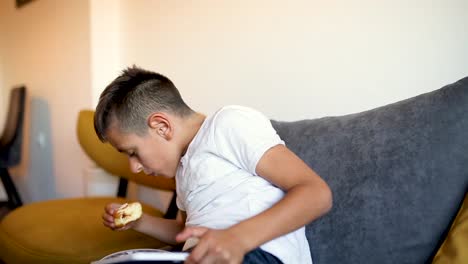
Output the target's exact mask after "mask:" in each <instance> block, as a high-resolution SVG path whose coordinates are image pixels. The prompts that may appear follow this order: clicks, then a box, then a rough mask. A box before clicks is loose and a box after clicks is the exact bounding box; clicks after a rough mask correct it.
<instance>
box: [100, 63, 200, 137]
mask: <svg viewBox="0 0 468 264" xmlns="http://www.w3.org/2000/svg"><path fill="white" fill-rule="evenodd" d="M159 111H162V112H167V113H171V114H175V115H178V116H181V117H184V116H187V115H190V114H192V113H194V111H193V110H192V109H190V107H188V106H187V104H185V102H184V101H183V100H182V97H181V96H180V93H179V91H178V90H177V88H176V87H175V86H174V84H173V83H172V82H171V80H169V79H168V78H167V77H165V76H163V75H161V74H159V73H155V72H151V71H147V70H144V69H141V68H138V67H136V66H133V67H129V68H127V69H125V70H124V71H123V72H122V74H121V75H120V76H118V77H117V78H116V79H115V80H114V81H113V82H112V83H111V84H109V85H108V86H107V87H106V89H104V91H103V92H102V94H101V96H100V97H99V103H98V105H97V107H96V111H95V113H94V129H95V130H96V134H97V135H98V137H99V139H100V140H101V141H106V132H107V129H108V128H109V126H110V125H111V124H112V123H113V122H116V121H117V122H116V124H117V125H118V128H119V129H120V131H122V132H124V133H129V132H133V133H136V134H139V135H144V134H145V133H146V128H147V123H146V120H147V118H148V117H149V115H151V114H152V113H154V112H159Z"/></svg>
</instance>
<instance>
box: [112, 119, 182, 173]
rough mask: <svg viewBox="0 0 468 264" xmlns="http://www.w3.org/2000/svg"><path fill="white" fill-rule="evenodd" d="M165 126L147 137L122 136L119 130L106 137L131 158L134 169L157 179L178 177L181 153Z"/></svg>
mask: <svg viewBox="0 0 468 264" xmlns="http://www.w3.org/2000/svg"><path fill="white" fill-rule="evenodd" d="M167 132H168V127H166V126H165V124H164V123H163V124H161V125H158V126H156V127H148V131H147V133H146V134H145V135H143V136H141V135H137V134H135V133H124V132H121V131H120V129H118V128H117V126H111V127H109V129H108V131H107V133H106V136H107V140H108V141H109V143H110V144H111V145H112V146H114V147H115V148H116V149H117V150H118V151H119V152H123V153H125V154H127V156H128V159H129V162H130V169H131V170H132V171H133V172H134V173H138V172H140V171H143V172H144V173H145V174H148V175H154V176H164V177H174V176H175V174H176V171H177V166H178V165H179V161H180V157H181V152H180V151H179V150H178V148H177V146H176V144H175V143H174V142H173V141H172V136H170V135H168V134H167Z"/></svg>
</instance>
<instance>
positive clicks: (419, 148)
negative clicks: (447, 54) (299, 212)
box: [272, 77, 468, 264]
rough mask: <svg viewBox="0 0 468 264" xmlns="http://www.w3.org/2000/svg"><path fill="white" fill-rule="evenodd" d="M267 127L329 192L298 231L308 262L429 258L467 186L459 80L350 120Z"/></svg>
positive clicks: (464, 107)
mask: <svg viewBox="0 0 468 264" xmlns="http://www.w3.org/2000/svg"><path fill="white" fill-rule="evenodd" d="M272 123H273V126H274V127H275V128H276V129H277V131H278V133H279V134H280V136H281V137H282V138H283V139H284V140H285V141H286V144H287V146H288V147H289V148H290V149H292V150H293V151H294V152H295V153H296V154H298V155H299V156H300V157H301V158H302V159H304V160H305V161H306V163H307V164H308V165H309V166H311V167H312V168H313V169H314V170H315V171H316V172H317V173H318V174H319V175H320V176H321V177H323V178H324V179H325V180H326V181H327V183H328V184H329V185H330V187H331V189H332V191H333V198H334V203H333V209H332V210H331V211H330V213H328V214H327V215H326V216H324V217H322V218H320V219H318V220H317V221H315V222H313V223H311V224H309V225H308V226H307V229H306V230H307V231H306V232H307V237H308V239H309V243H310V248H311V252H312V255H313V259H314V263H315V264H324V263H391V264H394V263H424V262H426V261H428V260H430V259H431V257H432V255H433V254H434V253H435V250H436V249H437V247H438V245H439V243H440V241H441V239H443V236H444V232H446V230H447V228H448V227H449V225H450V221H451V220H452V219H453V217H454V216H455V214H456V211H457V208H458V206H459V205H460V203H461V201H462V198H463V196H464V193H465V192H466V190H467V186H468V140H467V136H468V77H467V78H464V79H462V80H460V81H458V82H456V83H454V84H451V85H448V86H446V87H443V88H441V89H439V90H436V91H433V92H430V93H426V94H422V95H420V96H416V97H413V98H410V99H407V100H404V101H400V102H397V103H394V104H390V105H387V106H383V107H380V108H376V109H373V110H370V111H365V112H362V113H358V114H352V115H346V116H339V117H325V118H320V119H314V120H302V121H296V122H277V121H272Z"/></svg>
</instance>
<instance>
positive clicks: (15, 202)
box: [0, 168, 23, 209]
mask: <svg viewBox="0 0 468 264" xmlns="http://www.w3.org/2000/svg"><path fill="white" fill-rule="evenodd" d="M0 178H1V179H2V183H3V186H4V187H5V191H6V193H7V196H8V207H10V209H15V208H17V207H20V206H22V205H23V202H22V201H21V198H20V196H19V194H18V191H17V190H16V187H15V184H14V183H13V180H12V179H11V177H10V173H8V169H7V168H0Z"/></svg>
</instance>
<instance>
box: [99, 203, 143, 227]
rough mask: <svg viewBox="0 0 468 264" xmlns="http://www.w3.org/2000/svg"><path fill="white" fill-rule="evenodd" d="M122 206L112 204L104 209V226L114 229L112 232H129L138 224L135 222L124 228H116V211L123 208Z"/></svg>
mask: <svg viewBox="0 0 468 264" xmlns="http://www.w3.org/2000/svg"><path fill="white" fill-rule="evenodd" d="M121 205H122V204H118V203H110V204H107V205H106V206H105V207H104V213H103V214H102V223H103V224H104V226H106V227H108V228H110V229H112V230H115V231H123V230H127V229H130V228H133V226H134V225H135V224H136V222H138V220H137V221H134V222H130V223H128V224H126V225H124V226H122V227H116V226H115V223H114V213H115V211H117V209H118V208H119V207H120V206H121Z"/></svg>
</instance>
